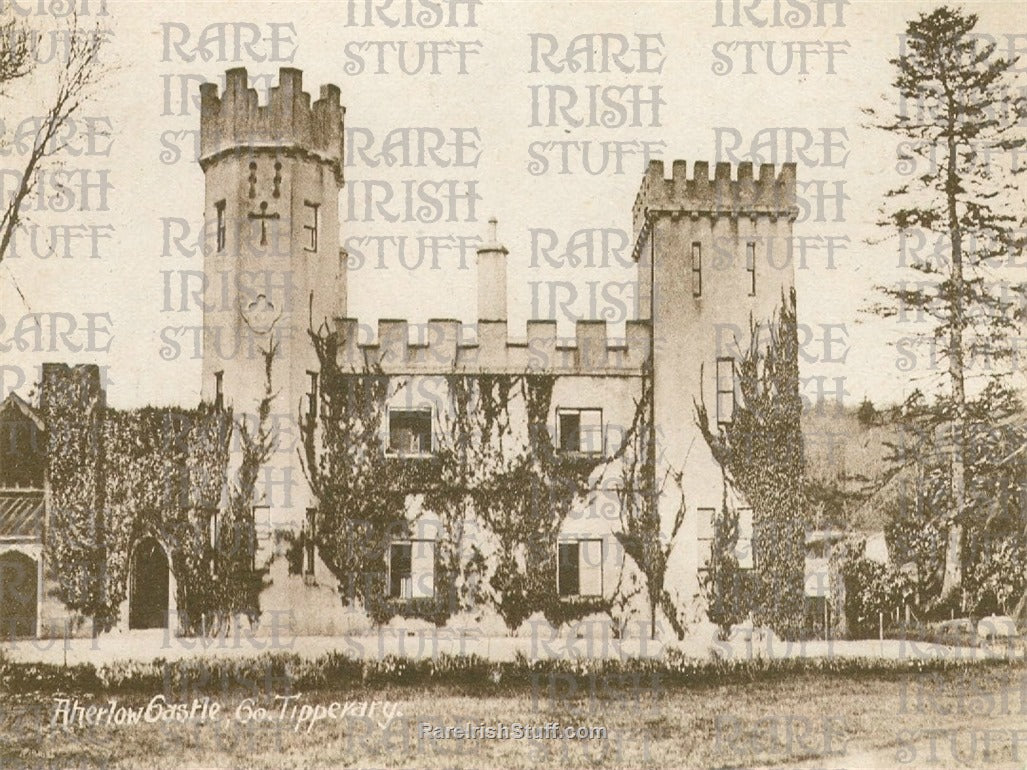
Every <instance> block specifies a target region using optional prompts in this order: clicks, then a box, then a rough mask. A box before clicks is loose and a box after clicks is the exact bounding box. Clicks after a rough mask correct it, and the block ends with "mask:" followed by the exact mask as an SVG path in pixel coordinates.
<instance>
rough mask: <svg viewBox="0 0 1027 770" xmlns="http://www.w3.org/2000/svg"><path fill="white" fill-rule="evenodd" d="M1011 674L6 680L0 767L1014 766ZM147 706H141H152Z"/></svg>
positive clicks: (1015, 704)
mask: <svg viewBox="0 0 1027 770" xmlns="http://www.w3.org/2000/svg"><path fill="white" fill-rule="evenodd" d="M1025 676H1027V668H1024V667H1023V666H1022V665H1019V664H1002V665H981V666H976V667H974V668H973V669H971V670H969V671H968V670H962V671H944V672H933V673H911V672H910V673H898V672H892V673H884V674H879V673H878V674H873V673H867V674H847V675H838V674H829V673H826V674H825V673H815V672H814V673H798V674H794V675H791V676H768V677H765V678H762V679H759V680H756V681H752V682H748V683H746V682H731V683H728V684H717V685H712V684H704V683H701V682H696V683H695V684H693V685H689V686H680V685H678V684H675V685H674V686H672V687H669V688H667V687H664V686H662V685H661V683H660V682H659V681H658V679H657V680H655V682H654V681H653V680H647V679H645V678H644V677H641V678H640V677H629V678H623V679H616V678H615V679H612V680H607V681H599V680H596V679H594V678H588V679H580V680H575V679H573V678H572V676H571V675H569V674H566V673H561V674H555V675H546V676H543V677H541V678H540V679H539V681H538V683H537V685H535V686H522V685H517V686H515V687H511V688H507V689H506V690H505V691H504V690H503V689H502V688H497V687H496V683H495V682H489V681H487V680H486V681H480V682H467V683H464V684H457V685H454V684H448V685H442V686H438V687H432V688H430V689H428V688H425V687H420V686H409V685H407V686H396V685H392V686H384V687H377V686H369V685H361V686H356V687H352V688H322V689H320V690H310V691H306V692H303V693H302V695H301V697H298V698H295V699H293V700H289V701H282V700H279V701H277V702H275V701H273V700H272V695H269V694H267V693H261V692H258V691H257V690H256V689H254V690H252V691H250V692H240V691H239V689H238V688H233V690H232V691H229V692H227V693H221V694H219V693H212V694H211V693H208V694H210V700H209V701H208V702H207V704H208V707H209V705H210V704H211V703H214V702H217V704H218V705H219V706H220V709H221V711H220V713H219V714H218V718H216V719H213V720H211V719H207V720H204V721H201V720H200V719H199V718H193V719H190V720H188V721H184V722H178V721H171V722H168V723H165V722H162V721H157V722H154V723H149V724H147V723H145V722H143V723H140V724H136V725H128V724H123V725H121V726H116V725H113V724H112V725H110V726H108V725H106V724H104V723H103V718H101V719H100V720H99V721H100V722H101V723H100V724H93V725H91V726H90V725H83V726H77V725H76V726H71V727H64V726H62V725H59V724H58V725H53V724H51V722H52V718H53V715H54V713H55V700H54V697H53V696H44V695H41V694H38V693H6V694H2V695H0V704H2V708H3V712H2V713H3V719H2V722H0V767H2V768H20V767H33V768H34V767H40V768H42V767H47V768H58V767H76V768H82V767H104V768H136V767H138V768H160V767H167V768H198V767H204V768H210V767H217V768H222V767H224V768H229V767H230V768H236V767H240V768H241V767H246V768H275V769H276V770H277V769H278V768H317V767H325V768H335V767H390V768H400V767H429V768H436V767H437V768H443V767H445V768H450V767H454V768H464V767H474V768H477V767H481V768H531V767H540V766H542V767H554V768H555V767H559V768H574V767H602V768H620V767H625V768H626V767H654V768H693V767H694V768H737V767H754V766H757V767H758V766H766V765H771V766H773V765H781V766H788V767H791V766H794V765H802V764H804V763H805V764H807V765H809V766H822V765H824V764H829V763H833V764H832V766H842V767H844V766H855V765H852V764H849V765H846V758H849V761H850V762H852V761H856V760H857V758H858V762H859V766H867V762H868V761H870V759H872V760H874V762H875V763H876V764H877V766H881V767H952V766H955V765H961V766H971V767H977V766H983V767H995V768H1000V767H1011V766H1020V767H1022V765H1023V763H1024V761H1025V760H1027V719H1025V716H1024V715H1025V714H1027V693H1025V692H1024V690H1025V684H1024V682H1025ZM272 692H278V693H279V694H281V690H279V689H273V690H272ZM497 692H498V693H499V694H497ZM198 694H199V693H197V692H192V693H172V694H171V697H170V698H169V700H171V701H174V702H176V703H177V702H183V703H187V704H188V703H189V702H191V700H192V697H193V696H194V695H198ZM70 697H71V698H74V697H75V696H70ZM77 697H78V699H79V704H78V705H81V706H82V707H83V708H86V707H88V706H90V705H95V706H98V707H106V706H108V703H109V700H110V698H115V699H116V700H117V701H118V703H117V704H116V707H115V708H116V710H117V709H118V708H120V707H122V706H124V707H129V708H139V707H143V708H145V707H148V706H149V705H150V703H151V699H152V697H153V695H152V694H129V695H111V696H109V697H108V696H105V695H98V694H95V693H93V694H80V695H79V696H77ZM333 702H337V703H338V704H339V706H338V707H337V708H336V710H335V712H334V718H329V717H326V718H322V719H320V720H318V721H316V722H314V723H313V724H311V723H310V719H309V718H308V719H307V720H306V721H302V722H297V720H296V717H297V715H299V714H301V713H307V714H308V717H309V711H310V710H312V708H311V709H310V710H308V712H302V711H301V708H302V706H303V705H308V706H310V707H313V706H315V705H320V706H322V709H323V711H325V712H327V711H328V709H329V708H330V706H331V704H332V703H333ZM361 702H364V703H365V704H366V708H367V712H366V713H365V714H364V715H363V716H361V715H360V713H359V704H360V703H361ZM373 702H377V706H373V705H371V704H372V703H373ZM283 703H284V705H285V707H286V708H285V710H284V715H285V718H284V719H278V718H272V717H281V716H282V715H283V711H282V708H281V706H282V704H283ZM347 703H348V704H349V705H347ZM354 704H356V706H355V707H356V709H357V710H356V712H354V711H353V708H352V707H353V706H354ZM160 706H161V703H160V702H159V701H158V705H157V706H156V707H152V708H153V711H152V713H153V714H154V715H157V714H158V713H159V712H160V711H161V709H160ZM293 707H295V708H293ZM184 708H185V707H183V709H184ZM260 708H266V709H268V715H269V718H268V719H266V720H264V721H256V719H255V716H256V715H259V714H260V713H261V712H259V711H258V709H260ZM344 709H345V710H346V713H342V712H343V710H344ZM393 709H397V710H398V711H395V712H393ZM61 713H62V714H64V713H69V712H68V711H67V708H65V711H62V712H61ZM169 713H170V712H169ZM197 713H199V712H197ZM181 716H182V715H181V714H180V715H179V717H181ZM193 716H196V715H195V714H194V715H193ZM94 717H95V714H94ZM388 717H391V720H390V719H389V718H388ZM422 722H427V723H429V724H430V725H431V726H432V727H445V726H451V727H452V726H464V725H466V723H468V722H470V723H472V724H474V725H481V724H484V725H485V726H492V725H495V724H497V723H505V724H507V725H510V724H511V723H521V724H523V725H532V726H537V727H539V728H540V729H543V730H544V729H545V726H546V725H547V724H549V723H559V724H560V725H561V727H566V726H569V725H575V726H584V727H604V728H606V731H607V733H606V734H607V737H606V738H605V739H597V740H583V741H578V740H566V739H538V740H536V739H524V738H522V739H514V738H508V739H505V740H502V739H494V740H489V739H474V738H472V739H461V738H456V737H454V738H450V739H431V738H428V737H422V736H421V735H420V731H421V728H420V726H419V725H420V723H422ZM1021 728H1023V729H1021ZM1021 733H1022V735H1021ZM868 758H869V759H868Z"/></svg>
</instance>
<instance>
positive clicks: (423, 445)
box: [389, 407, 432, 455]
mask: <svg viewBox="0 0 1027 770" xmlns="http://www.w3.org/2000/svg"><path fill="white" fill-rule="evenodd" d="M431 419H432V410H431V409H430V408H428V407H425V408H423V409H390V410H389V451H390V452H393V453H395V454H400V455H427V454H431V451H432V440H431Z"/></svg>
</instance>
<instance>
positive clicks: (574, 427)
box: [560, 412, 581, 452]
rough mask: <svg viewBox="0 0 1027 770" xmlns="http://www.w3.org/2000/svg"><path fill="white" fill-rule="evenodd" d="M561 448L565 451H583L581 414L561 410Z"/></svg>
mask: <svg viewBox="0 0 1027 770" xmlns="http://www.w3.org/2000/svg"><path fill="white" fill-rule="evenodd" d="M560 449H561V450H563V451H564V452H578V451H581V414H580V413H579V412H560Z"/></svg>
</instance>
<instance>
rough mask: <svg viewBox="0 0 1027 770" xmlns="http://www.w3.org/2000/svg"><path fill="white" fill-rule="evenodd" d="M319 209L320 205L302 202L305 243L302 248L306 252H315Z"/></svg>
mask: <svg viewBox="0 0 1027 770" xmlns="http://www.w3.org/2000/svg"><path fill="white" fill-rule="evenodd" d="M320 209H321V206H320V204H317V203H311V202H310V201H303V216H304V219H303V232H304V234H305V235H306V243H305V244H304V246H303V248H305V249H306V250H307V251H317V228H318V224H319V223H318V216H319V213H320Z"/></svg>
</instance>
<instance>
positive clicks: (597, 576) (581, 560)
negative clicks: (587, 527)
mask: <svg viewBox="0 0 1027 770" xmlns="http://www.w3.org/2000/svg"><path fill="white" fill-rule="evenodd" d="M558 548H559V553H558V555H557V558H558V563H557V574H556V579H557V591H558V592H559V595H560V596H566V597H573V596H602V595H603V541H602V540H600V539H588V540H565V541H563V542H561V543H560V544H559V546H558Z"/></svg>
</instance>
